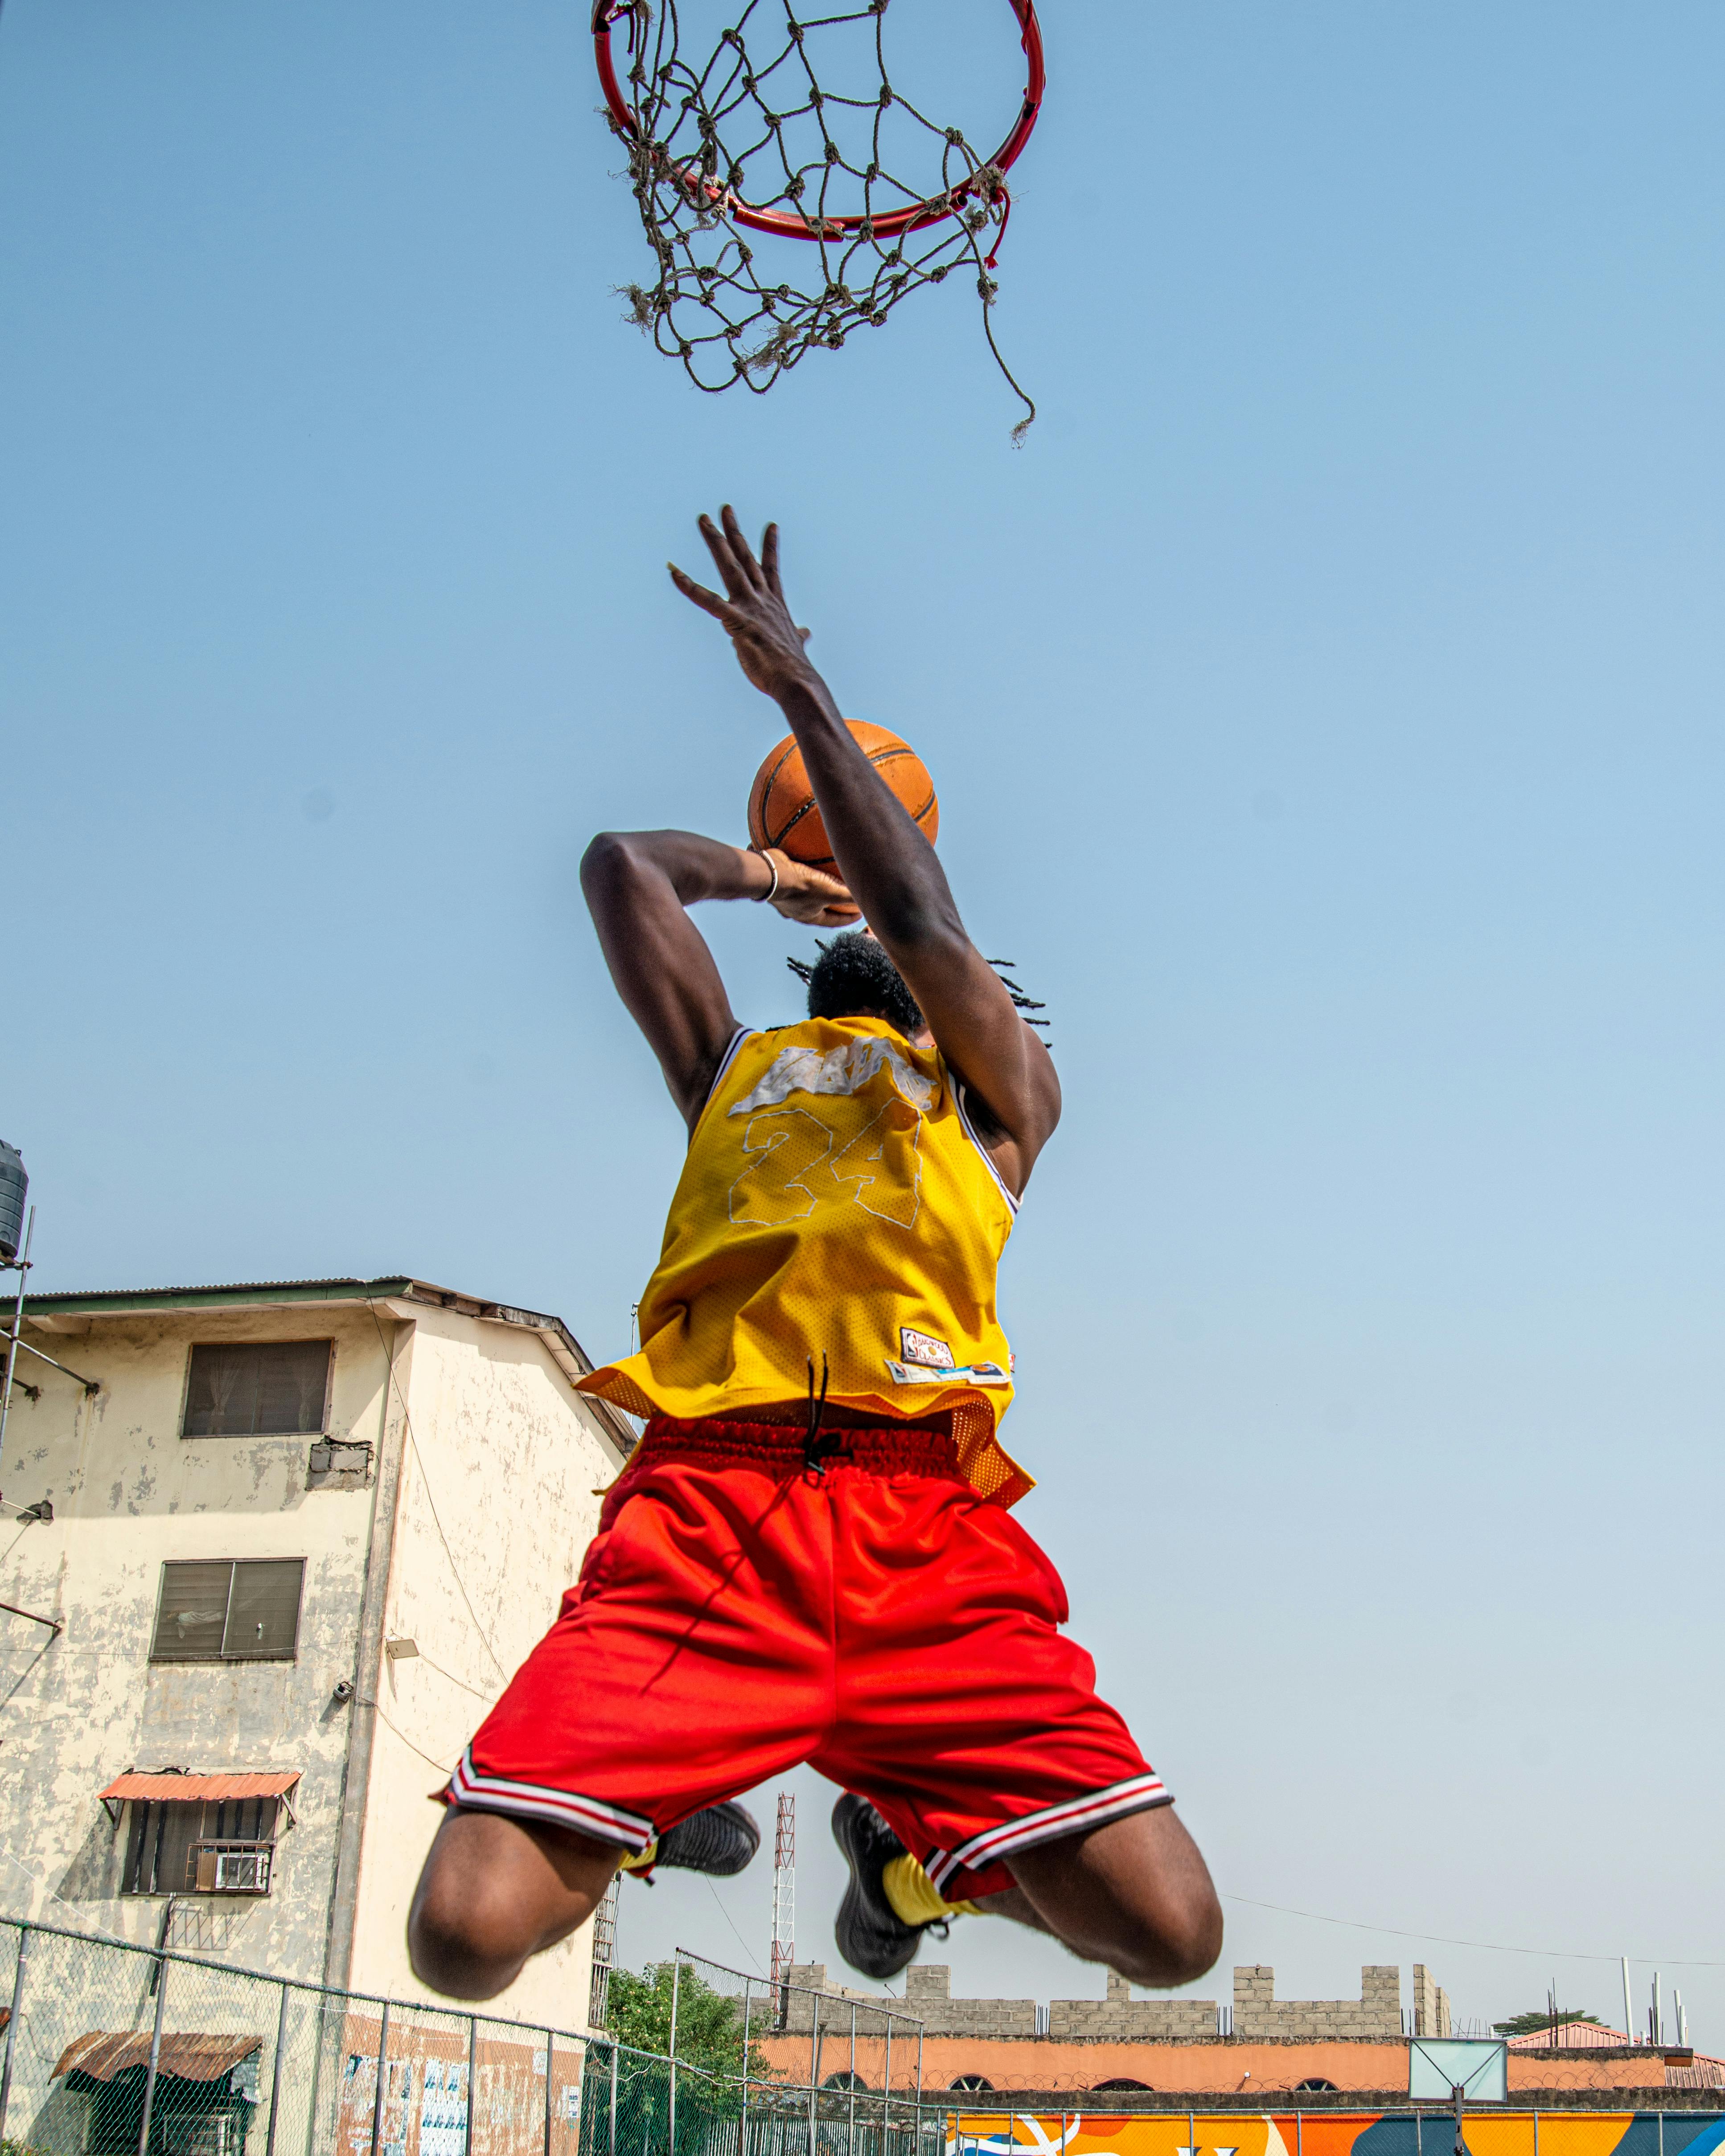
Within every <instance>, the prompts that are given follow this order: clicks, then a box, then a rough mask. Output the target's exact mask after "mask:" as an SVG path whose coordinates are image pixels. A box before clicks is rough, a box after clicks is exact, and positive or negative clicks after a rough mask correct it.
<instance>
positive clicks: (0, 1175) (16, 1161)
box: [0, 1138, 30, 1265]
mask: <svg viewBox="0 0 1725 2156" xmlns="http://www.w3.org/2000/svg"><path fill="white" fill-rule="evenodd" d="M29 1188H30V1178H29V1177H28V1175H26V1174H25V1173H24V1162H23V1154H22V1153H19V1152H14V1151H13V1148H12V1147H10V1146H9V1145H8V1144H7V1142H6V1141H5V1139H4V1138H0V1261H3V1262H4V1263H5V1264H7V1265H10V1264H11V1263H12V1261H13V1259H14V1258H15V1257H16V1256H17V1255H18V1245H19V1244H20V1243H21V1242H22V1241H23V1237H24V1195H25V1193H26V1192H27V1191H28V1189H29Z"/></svg>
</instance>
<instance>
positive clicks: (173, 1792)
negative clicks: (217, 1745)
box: [100, 1767, 300, 1804]
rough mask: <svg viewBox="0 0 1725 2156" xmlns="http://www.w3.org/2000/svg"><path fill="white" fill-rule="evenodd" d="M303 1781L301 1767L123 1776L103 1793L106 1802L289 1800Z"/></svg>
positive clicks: (159, 1802) (167, 1802) (214, 1802)
mask: <svg viewBox="0 0 1725 2156" xmlns="http://www.w3.org/2000/svg"><path fill="white" fill-rule="evenodd" d="M299 1779H300V1770H299V1768H297V1767H290V1768H288V1769H287V1770H286V1771H285V1773H281V1774H119V1775H116V1777H115V1779H113V1780H112V1781H111V1782H110V1783H109V1784H108V1786H107V1788H106V1789H104V1790H102V1791H101V1793H100V1794H101V1797H102V1800H103V1801H104V1803H116V1804H120V1803H124V1802H125V1801H126V1799H128V1798H129V1799H131V1802H132V1803H133V1804H201V1803H203V1802H205V1801H206V1800H207V1801H208V1802H209V1803H210V1804H220V1803H223V1802H224V1801H225V1800H226V1799H228V1798H231V1797H285V1795H286V1794H287V1793H288V1791H289V1790H290V1789H292V1787H293V1786H294V1784H295V1782H297V1781H298V1780H299Z"/></svg>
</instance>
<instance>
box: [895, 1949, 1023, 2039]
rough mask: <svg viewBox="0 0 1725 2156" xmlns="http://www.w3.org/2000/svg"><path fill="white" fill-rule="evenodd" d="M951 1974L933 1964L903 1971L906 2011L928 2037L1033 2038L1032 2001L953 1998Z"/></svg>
mask: <svg viewBox="0 0 1725 2156" xmlns="http://www.w3.org/2000/svg"><path fill="white" fill-rule="evenodd" d="M905 2011H906V2014H913V2015H915V2016H916V2019H917V2020H919V2021H920V2022H921V2023H922V2026H923V2028H924V2029H925V2030H927V2033H928V2034H929V2035H931V2036H1034V2035H1035V2034H1036V2002H1035V2000H1034V1999H954V1998H953V1997H952V1970H951V1969H947V1968H944V1967H942V1965H941V1964H940V1963H932V1964H930V1965H929V1966H927V1967H925V1968H922V1969H918V1968H917V1967H916V1963H914V1962H913V1963H911V1967H910V1968H909V1969H906V1971H905Z"/></svg>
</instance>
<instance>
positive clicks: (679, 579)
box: [665, 562, 737, 635]
mask: <svg viewBox="0 0 1725 2156" xmlns="http://www.w3.org/2000/svg"><path fill="white" fill-rule="evenodd" d="M665 567H666V568H668V569H669V570H670V580H671V582H672V583H674V584H675V586H676V588H677V589H678V590H679V591H680V593H682V594H683V597H684V598H685V599H692V600H693V601H694V602H695V603H696V606H698V607H699V608H701V611H702V613H710V614H711V616H712V617H713V619H714V620H715V621H721V622H723V623H724V624H725V626H726V629H729V630H730V631H731V632H732V634H733V635H734V634H736V631H737V624H736V622H735V621H734V620H733V619H732V613H731V608H729V607H728V606H727V605H726V603H725V601H724V600H723V599H721V598H720V597H719V595H718V593H716V592H710V591H709V590H708V589H707V588H706V585H705V584H697V583H696V581H695V579H694V577H685V575H684V574H683V572H682V571H681V570H680V568H679V567H677V565H676V563H675V562H666V563H665Z"/></svg>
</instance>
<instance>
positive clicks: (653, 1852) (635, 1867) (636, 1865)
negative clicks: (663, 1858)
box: [617, 1841, 659, 1871]
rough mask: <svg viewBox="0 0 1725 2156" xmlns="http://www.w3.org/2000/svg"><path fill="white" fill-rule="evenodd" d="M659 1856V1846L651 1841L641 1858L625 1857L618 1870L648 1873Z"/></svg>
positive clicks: (642, 1852)
mask: <svg viewBox="0 0 1725 2156" xmlns="http://www.w3.org/2000/svg"><path fill="white" fill-rule="evenodd" d="M658 1854H659V1844H658V1843H657V1842H656V1841H649V1843H648V1844H647V1846H646V1847H645V1848H644V1850H643V1851H641V1853H640V1855H639V1856H625V1857H624V1860H623V1861H622V1863H621V1864H619V1866H618V1867H617V1869H618V1870H619V1871H649V1870H650V1869H651V1867H652V1865H653V1861H654V1859H655V1857H656V1856H658Z"/></svg>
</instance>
